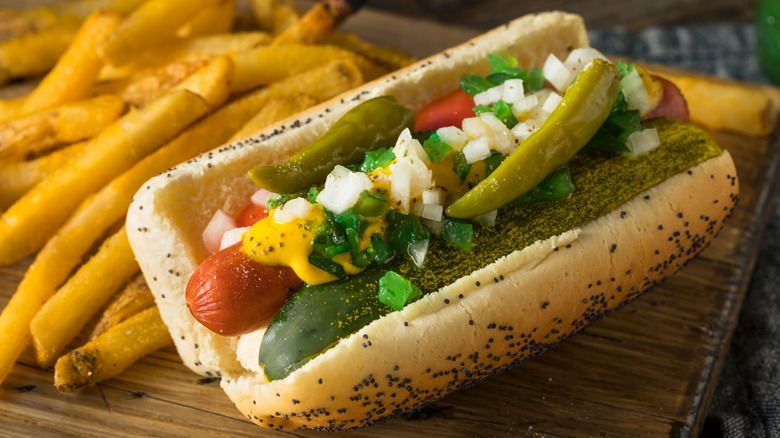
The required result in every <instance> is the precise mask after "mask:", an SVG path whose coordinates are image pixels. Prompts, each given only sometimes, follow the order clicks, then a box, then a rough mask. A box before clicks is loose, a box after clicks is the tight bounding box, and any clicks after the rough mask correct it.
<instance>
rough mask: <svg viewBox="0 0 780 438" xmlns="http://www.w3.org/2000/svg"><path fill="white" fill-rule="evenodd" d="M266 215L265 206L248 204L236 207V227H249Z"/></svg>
mask: <svg viewBox="0 0 780 438" xmlns="http://www.w3.org/2000/svg"><path fill="white" fill-rule="evenodd" d="M266 216H268V210H267V209H266V208H265V207H261V206H259V205H255V204H249V205H247V206H244V207H241V208H239V209H238V211H237V213H236V215H235V218H236V227H239V228H241V227H251V226H252V225H254V224H255V222H257V221H259V220H260V219H262V218H264V217H266Z"/></svg>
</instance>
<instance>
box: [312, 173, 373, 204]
mask: <svg viewBox="0 0 780 438" xmlns="http://www.w3.org/2000/svg"><path fill="white" fill-rule="evenodd" d="M373 186H374V185H373V184H372V183H371V179H370V178H369V177H368V175H366V174H365V173H362V172H352V171H350V170H349V169H347V168H346V167H344V166H341V165H338V166H336V167H335V168H334V169H333V171H332V172H331V173H330V175H328V177H327V178H326V179H325V187H324V188H323V189H322V191H321V192H320V193H319V195H317V202H318V203H320V204H322V206H323V207H325V208H327V209H328V210H330V211H332V212H334V213H336V214H341V213H343V212H345V211H346V210H348V209H350V208H352V206H353V205H355V203H356V202H357V200H358V196H360V192H362V191H363V190H370V189H371V188H373Z"/></svg>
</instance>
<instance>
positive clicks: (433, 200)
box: [422, 189, 444, 205]
mask: <svg viewBox="0 0 780 438" xmlns="http://www.w3.org/2000/svg"><path fill="white" fill-rule="evenodd" d="M422 201H423V204H439V205H442V204H443V203H444V192H443V191H442V190H441V189H430V190H426V191H424V192H422Z"/></svg>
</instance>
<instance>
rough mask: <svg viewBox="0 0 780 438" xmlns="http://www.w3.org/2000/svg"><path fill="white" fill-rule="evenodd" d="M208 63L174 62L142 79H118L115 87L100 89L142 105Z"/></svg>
mask: <svg viewBox="0 0 780 438" xmlns="http://www.w3.org/2000/svg"><path fill="white" fill-rule="evenodd" d="M206 64H208V60H207V59H192V60H189V61H178V62H173V63H171V64H168V65H166V66H165V67H163V68H161V69H160V70H158V71H156V72H154V73H153V74H149V75H146V76H143V77H142V78H141V79H138V80H136V81H132V82H130V83H129V84H128V83H125V81H116V82H114V83H113V87H112V86H110V85H108V86H105V87H99V88H98V89H100V90H101V92H105V91H113V92H114V93H115V94H117V95H120V96H122V99H123V100H124V101H125V102H127V103H128V104H130V105H133V106H136V107H142V106H144V105H146V104H147V103H149V102H151V101H153V100H154V99H156V98H158V97H160V96H161V95H162V94H164V93H165V92H167V91H168V90H170V89H172V88H173V87H174V86H176V85H177V84H178V83H180V82H181V81H183V80H184V78H186V77H187V76H189V75H191V74H193V73H195V72H196V71H198V70H199V69H200V68H201V67H203V66H204V65H206ZM112 88H113V90H112Z"/></svg>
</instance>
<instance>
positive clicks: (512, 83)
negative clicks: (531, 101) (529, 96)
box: [501, 79, 525, 104]
mask: <svg viewBox="0 0 780 438" xmlns="http://www.w3.org/2000/svg"><path fill="white" fill-rule="evenodd" d="M524 97H525V91H523V80H522V79H507V80H506V81H504V92H503V93H502V94H501V100H503V101H504V102H506V103H508V104H513V103H515V102H517V101H518V100H520V99H522V98H524Z"/></svg>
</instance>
